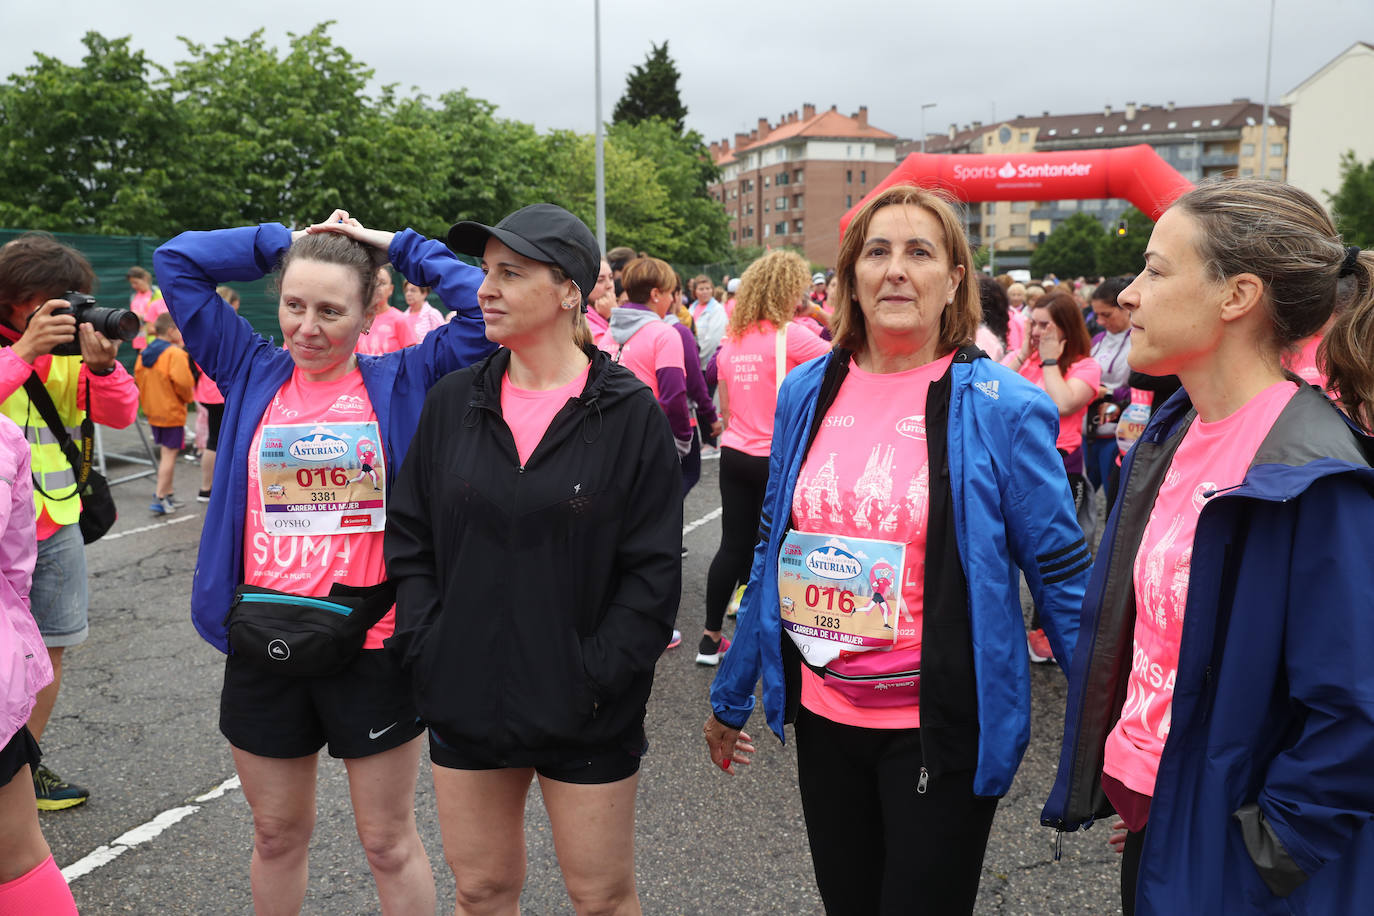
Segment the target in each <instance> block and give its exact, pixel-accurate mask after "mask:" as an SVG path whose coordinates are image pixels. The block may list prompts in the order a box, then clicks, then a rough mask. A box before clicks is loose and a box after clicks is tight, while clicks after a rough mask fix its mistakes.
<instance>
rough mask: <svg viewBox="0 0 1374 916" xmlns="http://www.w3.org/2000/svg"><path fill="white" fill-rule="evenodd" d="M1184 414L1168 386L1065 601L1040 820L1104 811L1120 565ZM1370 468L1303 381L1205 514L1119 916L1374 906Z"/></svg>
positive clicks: (1121, 633) (1117, 709) (1124, 564)
mask: <svg viewBox="0 0 1374 916" xmlns="http://www.w3.org/2000/svg"><path fill="white" fill-rule="evenodd" d="M1195 416H1196V413H1195V412H1194V411H1193V410H1192V404H1191V403H1190V402H1189V400H1188V396H1187V392H1184V391H1180V392H1179V393H1178V394H1176V395H1175V396H1174V397H1173V398H1171V399H1170V400H1169V401H1168V403H1167V404H1165V405H1164V407H1163V408H1162V409H1161V410H1160V411H1159V412H1158V413H1157V414H1156V416H1155V417H1154V418H1153V419H1152V420H1151V422H1150V424H1149V426H1148V427H1146V430H1145V433H1144V435H1143V436H1142V437H1141V438H1140V440H1139V441H1138V442H1137V443H1136V445H1135V447H1134V448H1133V449H1132V451H1131V452H1130V454H1129V455H1128V456H1127V459H1126V462H1125V466H1124V467H1123V469H1122V475H1121V492H1120V495H1119V496H1118V498H1117V502H1116V505H1115V506H1114V507H1113V509H1112V512H1111V515H1110V517H1109V518H1108V521H1107V529H1106V532H1105V534H1104V535H1103V538H1102V547H1101V548H1100V552H1099V555H1098V559H1097V563H1096V565H1095V567H1094V569H1093V573H1092V579H1091V581H1090V583H1089V587H1088V598H1087V600H1086V601H1085V603H1084V607H1083V619H1082V628H1081V630H1080V634H1081V635H1080V638H1079V642H1078V646H1079V651H1078V653H1077V654H1076V655H1075V657H1074V664H1073V668H1072V670H1071V673H1070V689H1069V698H1068V704H1067V709H1066V723H1065V734H1064V746H1063V752H1062V756H1061V759H1060V763H1059V777H1058V780H1057V782H1056V783H1055V786H1054V789H1053V791H1052V792H1051V794H1050V798H1049V802H1048V804H1047V805H1046V806H1045V810H1044V814H1043V817H1042V821H1043V823H1045V824H1046V825H1047V826H1052V827H1057V828H1059V829H1061V830H1075V829H1077V828H1078V827H1080V826H1084V825H1088V824H1091V823H1092V821H1093V820H1094V819H1095V818H1099V817H1106V816H1108V815H1109V814H1110V813H1111V807H1110V804H1109V803H1108V802H1107V800H1106V798H1105V797H1104V796H1103V793H1102V788H1101V776H1102V758H1103V747H1104V743H1105V741H1106V737H1107V734H1108V733H1109V732H1110V731H1111V729H1112V727H1113V726H1114V725H1115V723H1116V720H1117V718H1118V717H1119V716H1120V714H1121V708H1122V703H1123V702H1124V699H1125V694H1126V681H1127V677H1128V675H1129V673H1130V666H1131V652H1132V634H1133V632H1134V628H1135V590H1134V587H1133V586H1132V568H1133V566H1134V563H1135V557H1136V553H1137V552H1138V550H1139V546H1140V542H1141V539H1142V537H1143V534H1144V529H1145V524H1146V521H1147V520H1148V518H1149V514H1150V511H1151V508H1152V507H1153V505H1154V499H1155V495H1156V494H1157V493H1158V491H1159V485H1160V482H1161V481H1162V480H1163V477H1164V474H1165V472H1166V471H1167V470H1168V467H1169V464H1170V461H1171V460H1172V458H1173V453H1174V451H1175V450H1176V449H1177V447H1178V444H1179V442H1180V441H1181V440H1182V438H1183V434H1184V433H1185V432H1186V430H1187V427H1188V425H1189V424H1190V423H1191V422H1192V420H1193V418H1194V417H1195ZM1371 456H1374V440H1371V439H1370V437H1368V436H1365V435H1363V434H1361V433H1360V432H1358V431H1357V430H1355V429H1354V428H1353V427H1352V426H1351V425H1350V424H1349V423H1348V422H1347V421H1346V419H1345V417H1344V416H1342V415H1341V414H1340V412H1339V411H1337V410H1336V409H1335V408H1334V407H1333V406H1332V405H1331V404H1330V403H1329V402H1328V401H1327V400H1326V399H1325V398H1324V397H1322V396H1321V395H1320V394H1319V393H1318V392H1317V391H1316V390H1315V389H1312V388H1309V387H1306V386H1304V387H1303V388H1302V389H1300V390H1299V391H1298V393H1297V394H1296V395H1295V396H1294V397H1293V400H1292V401H1290V402H1289V404H1288V405H1287V406H1286V407H1285V408H1284V410H1283V412H1282V413H1281V414H1280V415H1279V418H1278V420H1277V421H1276V422H1275V424H1274V427H1273V429H1272V430H1271V431H1270V432H1269V434H1268V436H1267V437H1266V438H1265V439H1264V442H1263V443H1262V444H1261V445H1260V448H1259V451H1258V453H1257V454H1256V455H1255V460H1254V461H1253V462H1252V464H1251V465H1250V468H1249V470H1248V471H1247V473H1246V475H1245V478H1244V481H1243V482H1242V483H1241V484H1240V485H1239V486H1236V487H1234V488H1231V489H1227V490H1220V491H1216V492H1215V493H1214V494H1213V495H1211V496H1210V497H1209V498H1208V502H1207V504H1206V505H1204V506H1203V509H1202V513H1201V515H1200V516H1199V518H1198V526H1197V535H1196V538H1195V540H1194V545H1193V555H1192V571H1191V576H1190V579H1189V582H1188V597H1187V607H1186V610H1185V613H1184V622H1183V633H1182V641H1181V645H1180V650H1179V659H1178V675H1177V681H1176V686H1175V689H1174V701H1173V712H1172V722H1171V725H1170V730H1169V735H1168V738H1167V739H1166V741H1165V744H1164V752H1163V756H1162V757H1161V758H1160V762H1159V775H1158V780H1157V782H1156V785H1155V793H1154V797H1153V801H1152V803H1151V806H1150V820H1149V824H1148V826H1147V828H1146V831H1145V845H1144V851H1143V853H1142V857H1141V865H1140V877H1139V882H1138V886H1137V895H1136V912H1137V913H1140V914H1148V913H1168V914H1174V913H1239V912H1260V913H1291V912H1298V913H1347V912H1349V913H1353V912H1369V911H1370V909H1371V907H1374V827H1372V826H1371V824H1370V821H1371V817H1372V816H1374V815H1372V813H1374V563H1371V562H1370V550H1369V535H1370V531H1371V529H1374V470H1371V468H1370V458H1371Z"/></svg>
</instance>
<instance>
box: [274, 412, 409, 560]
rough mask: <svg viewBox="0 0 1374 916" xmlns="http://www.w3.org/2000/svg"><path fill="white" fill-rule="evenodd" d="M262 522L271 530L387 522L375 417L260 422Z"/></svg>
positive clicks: (339, 529)
mask: <svg viewBox="0 0 1374 916" xmlns="http://www.w3.org/2000/svg"><path fill="white" fill-rule="evenodd" d="M259 441H260V444H259V448H258V477H259V480H260V482H261V487H262V508H263V516H262V518H263V527H264V528H265V529H266V530H267V532H268V533H269V534H274V535H300V534H310V535H323V534H360V533H362V532H367V531H381V530H383V529H384V528H385V527H386V464H385V458H384V457H383V455H382V447H381V444H380V443H381V436H380V435H379V434H378V429H377V423H376V421H371V422H366V423H320V424H289V425H280V426H264V427H263V429H262V438H261V439H260V440H259Z"/></svg>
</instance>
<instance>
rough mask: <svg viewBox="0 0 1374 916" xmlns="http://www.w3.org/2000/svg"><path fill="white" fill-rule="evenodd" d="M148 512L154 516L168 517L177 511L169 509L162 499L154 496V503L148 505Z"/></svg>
mask: <svg viewBox="0 0 1374 916" xmlns="http://www.w3.org/2000/svg"><path fill="white" fill-rule="evenodd" d="M148 511H149V512H151V513H153V514H154V515H166V514H167V513H168V512H175V511H176V509H175V508H171V509H169V508H167V504H166V503H165V502H164V501H163V500H162V499H161V498H160V497H157V496H154V497H153V501H152V502H150V503H148Z"/></svg>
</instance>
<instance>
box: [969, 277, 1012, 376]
mask: <svg viewBox="0 0 1374 916" xmlns="http://www.w3.org/2000/svg"><path fill="white" fill-rule="evenodd" d="M978 301H979V303H980V304H981V305H982V307H983V317H982V320H981V321H980V322H979V323H978V334H977V336H976V337H974V339H973V340H974V343H976V344H978V346H979V347H980V348H981V349H982V351H983V352H984V353H986V354H987V355H988V359H991V360H994V361H1000V360H1001V359H1002V356H1003V355H1004V354H1005V353H1006V352H1007V331H1008V330H1009V328H1010V325H1011V314H1010V312H1008V310H1007V309H1008V306H1007V291H1006V290H1004V289H1002V284H1000V283H998V282H997V281H996V280H994V279H992V277H989V276H987V275H985V274H979V275H978Z"/></svg>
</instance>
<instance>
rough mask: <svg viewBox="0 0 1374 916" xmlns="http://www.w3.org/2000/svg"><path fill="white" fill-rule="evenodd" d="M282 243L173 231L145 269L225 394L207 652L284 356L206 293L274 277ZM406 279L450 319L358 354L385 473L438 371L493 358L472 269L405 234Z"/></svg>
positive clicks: (237, 556)
mask: <svg viewBox="0 0 1374 916" xmlns="http://www.w3.org/2000/svg"><path fill="white" fill-rule="evenodd" d="M290 244H291V232H290V230H288V229H287V228H286V227H285V226H282V225H280V224H278V223H265V224H263V225H261V226H247V227H243V228H240V229H221V230H217V231H214V232H183V233H182V234H181V235H179V236H177V237H176V238H174V239H172V240H171V241H170V242H167V243H166V244H165V245H163V246H162V247H160V248H158V250H157V251H156V253H154V255H153V266H154V268H155V269H156V270H157V276H158V280H159V281H161V284H162V291H163V295H164V297H165V298H166V300H167V308H168V310H169V311H171V313H172V317H173V318H174V319H175V320H176V323H177V327H178V328H179V329H180V330H181V335H182V337H183V338H185V341H186V349H187V350H188V351H190V353H191V355H192V356H193V357H194V358H195V360H196V362H197V363H199V364H200V366H201V368H202V369H204V370H205V372H206V373H207V374H209V376H210V377H211V378H213V379H214V380H215V382H216V383H217V384H218V385H219V388H220V391H222V392H223V393H224V419H223V421H222V424H221V426H220V457H219V460H218V461H216V462H215V480H214V487H213V489H212V490H211V495H210V504H209V507H208V508H207V509H206V511H205V524H204V533H203V534H202V535H201V539H200V555H199V557H198V558H197V561H196V575H195V582H194V583H193V585H192V587H191V619H192V621H193V622H194V623H195V625H196V629H197V630H198V631H200V635H201V636H203V637H205V639H206V641H208V642H209V643H210V644H211V645H213V646H214V647H215V648H217V649H219V650H220V651H221V652H228V651H229V643H228V636H227V634H226V631H225V626H224V620H225V617H226V616H227V615H228V613H229V606H230V603H231V602H232V601H233V598H234V589H235V588H237V587H238V585H239V584H240V583H241V582H242V581H243V518H244V513H245V511H246V507H247V505H248V449H249V447H250V446H251V444H252V440H253V434H254V432H256V430H257V427H258V424H259V423H260V422H261V421H262V416H263V414H264V413H265V412H266V411H267V407H268V405H270V404H271V402H272V397H273V396H274V395H275V394H276V393H277V391H278V390H279V389H280V388H281V386H282V385H284V384H285V383H286V381H287V380H288V379H289V378H290V377H291V372H292V370H293V369H294V368H295V362H293V361H292V359H291V354H290V353H289V352H287V350H285V349H284V348H283V347H281V346H280V345H278V344H276V343H274V342H273V341H272V340H270V339H268V338H266V337H263V336H262V335H260V334H258V333H256V332H255V331H254V330H253V328H252V326H251V325H249V323H248V321H247V320H246V319H244V318H242V317H240V316H239V315H238V314H237V313H236V312H235V311H234V310H233V309H232V308H230V307H229V304H228V303H227V302H225V301H224V300H223V299H221V298H220V297H219V295H218V294H216V293H215V286H216V285H217V284H220V283H232V282H234V281H235V280H256V279H258V278H260V277H262V276H263V275H264V274H266V273H268V272H270V271H272V270H274V269H275V268H276V265H277V262H278V261H280V260H281V256H282V255H283V254H284V253H285V252H286V249H287V248H288V247H289V246H290ZM388 255H389V257H390V259H391V263H392V264H394V265H395V266H396V268H397V269H398V270H399V271H400V272H401V273H402V275H404V276H405V278H406V279H407V280H409V281H410V282H412V283H414V284H416V285H418V286H429V287H433V288H434V289H435V291H436V292H438V294H439V298H440V299H442V300H443V302H444V304H445V305H446V306H448V307H449V308H450V309H453V310H454V311H456V312H458V317H456V318H455V319H454V320H453V321H450V322H449V323H447V324H445V325H444V326H443V327H441V328H439V329H438V330H437V331H434V332H433V333H431V334H429V335H428V336H426V337H425V339H424V342H423V343H420V344H417V345H416V346H413V347H407V348H406V349H404V350H398V351H396V352H394V353H387V354H385V355H383V356H366V355H360V356H359V357H358V368H359V370H360V371H361V372H362V376H363V384H364V385H366V387H367V393H368V397H369V398H370V399H371V401H372V408H373V410H375V411H376V413H377V425H378V427H379V428H380V430H381V433H382V440H383V447H384V448H385V450H386V455H387V458H388V462H387V466H388V468H389V469H391V470H390V473H392V474H394V473H395V469H396V468H399V467H400V466H401V462H402V461H403V460H405V453H406V449H407V448H408V447H409V445H410V440H411V437H412V436H413V435H414V434H415V424H416V422H417V421H418V420H419V417H420V408H421V407H423V406H424V400H425V393H426V392H427V391H429V389H430V387H431V386H432V385H433V384H434V383H435V382H437V381H438V380H439V379H440V378H441V377H442V376H444V375H445V374H446V373H449V372H452V371H454V370H455V369H461V368H463V367H464V366H467V365H470V364H472V363H474V362H477V361H478V360H480V359H481V358H482V357H484V356H486V355H487V354H488V353H490V352H492V351H493V350H495V349H496V345H495V344H493V343H491V342H489V341H488V340H487V339H486V328H485V325H484V324H483V323H482V313H481V310H480V309H479V308H478V306H477V287H478V286H480V285H481V283H482V272H481V271H480V270H478V269H477V268H476V267H471V266H469V265H467V264H464V263H463V262H462V261H460V260H458V259H457V258H456V257H454V256H453V254H452V253H450V252H449V250H448V249H447V248H446V247H444V245H442V244H441V243H439V242H435V241H432V240H430V239H426V238H425V237H423V236H421V235H419V234H417V233H415V232H412V231H411V230H409V229H407V230H405V231H404V232H398V233H396V237H395V239H394V240H393V241H392V243H391V249H390V251H389V252H388Z"/></svg>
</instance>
